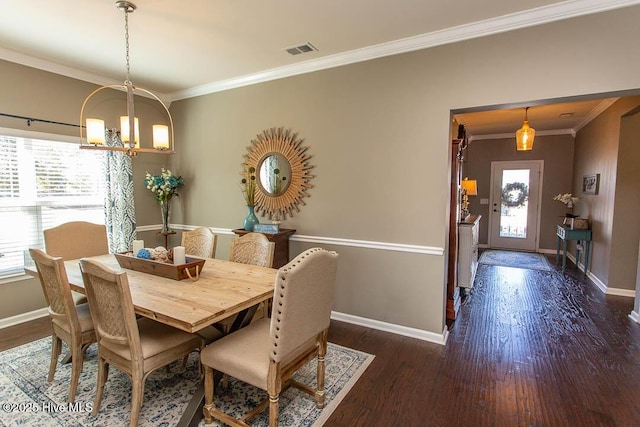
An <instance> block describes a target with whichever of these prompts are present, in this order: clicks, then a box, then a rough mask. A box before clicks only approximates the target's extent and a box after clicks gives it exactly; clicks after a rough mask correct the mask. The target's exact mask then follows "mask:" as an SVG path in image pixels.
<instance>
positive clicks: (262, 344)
mask: <svg viewBox="0 0 640 427" xmlns="http://www.w3.org/2000/svg"><path fill="white" fill-rule="evenodd" d="M337 263H338V254H337V253H335V252H329V251H327V250H324V249H320V248H314V249H310V250H308V251H306V252H304V253H302V254H300V255H298V256H297V257H296V258H295V259H294V260H293V261H291V262H290V263H288V264H287V265H285V266H284V267H282V268H280V269H279V270H278V274H277V276H276V282H275V289H274V294H273V295H274V296H273V303H274V310H273V316H272V318H271V319H268V318H265V319H260V320H258V321H257V322H254V323H252V324H250V325H249V326H247V327H245V328H242V329H240V330H239V331H237V332H234V333H232V334H229V335H227V336H226V337H224V338H221V339H220V340H218V341H216V342H214V343H212V344H209V345H208V346H207V347H205V348H204V350H202V352H201V355H200V361H201V363H202V365H203V366H204V374H205V379H204V386H205V406H204V410H203V412H204V416H205V422H206V423H211V422H212V418H216V419H218V420H221V421H222V422H224V423H226V424H229V425H235V426H246V425H247V424H246V421H247V420H248V419H250V418H252V417H254V416H255V415H256V414H258V413H259V412H260V411H262V410H263V409H264V408H265V407H266V404H265V403H266V401H265V402H263V403H262V404H261V405H259V406H258V407H257V408H256V409H255V410H253V411H251V412H250V413H249V414H247V415H245V416H244V417H242V418H241V419H235V418H232V417H231V416H229V415H228V414H225V413H224V412H222V411H220V410H219V409H217V408H216V407H215V406H214V403H213V402H214V401H213V392H214V385H213V382H214V381H213V374H214V371H218V372H222V373H224V374H228V375H230V376H232V377H235V378H237V379H238V380H241V381H244V382H246V383H249V384H251V385H253V386H255V387H258V388H261V389H263V390H266V391H267V393H268V394H269V398H268V399H267V400H268V402H269V403H268V404H269V426H270V427H275V426H277V425H278V399H279V395H280V392H281V391H282V390H283V387H286V386H287V384H289V383H290V384H291V385H293V386H295V387H298V388H300V389H302V390H303V391H305V392H307V393H310V394H311V395H313V396H314V397H315V399H316V405H317V407H318V408H322V407H323V406H324V357H325V354H326V350H327V331H328V329H329V322H330V315H331V305H332V300H333V286H334V282H335V277H336V269H337ZM314 357H317V359H318V366H317V381H316V384H317V386H316V389H315V390H314V389H313V388H311V387H310V386H306V385H303V384H299V383H296V382H295V381H290V382H289V380H290V377H291V376H292V375H293V374H294V373H295V372H296V371H297V370H298V369H299V368H301V367H302V366H304V365H305V363H306V362H307V361H309V360H311V359H313V358H314Z"/></svg>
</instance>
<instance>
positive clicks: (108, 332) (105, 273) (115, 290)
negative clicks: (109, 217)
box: [80, 259, 142, 361]
mask: <svg viewBox="0 0 640 427" xmlns="http://www.w3.org/2000/svg"><path fill="white" fill-rule="evenodd" d="M80 268H81V269H82V279H83V280H84V287H85V289H86V292H87V300H88V301H89V309H90V310H91V317H92V318H93V325H94V329H95V331H96V337H97V339H98V344H100V343H101V342H103V341H106V342H111V343H114V344H117V345H122V346H127V347H129V351H131V360H132V361H133V360H139V361H142V350H141V347H140V334H139V331H138V325H137V323H136V316H135V312H134V309H133V302H132V300H131V291H130V290H129V281H128V279H127V273H125V272H124V271H120V272H118V271H115V270H112V269H110V268H108V267H106V266H104V265H103V264H101V263H99V262H97V261H94V260H90V259H81V260H80Z"/></svg>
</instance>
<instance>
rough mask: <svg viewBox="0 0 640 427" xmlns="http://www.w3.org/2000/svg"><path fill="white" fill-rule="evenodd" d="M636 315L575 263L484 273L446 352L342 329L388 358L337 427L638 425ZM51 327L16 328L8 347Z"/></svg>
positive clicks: (337, 333) (338, 333)
mask: <svg viewBox="0 0 640 427" xmlns="http://www.w3.org/2000/svg"><path fill="white" fill-rule="evenodd" d="M552 264H553V259H552ZM632 309H633V299H632V298H624V297H614V296H605V295H604V294H602V292H601V291H600V290H598V289H597V288H596V286H595V285H593V284H592V283H591V282H590V281H589V280H588V279H584V278H583V276H582V274H581V273H580V272H578V271H577V270H576V268H575V266H574V265H570V266H568V267H567V271H566V274H565V275H563V274H562V273H561V272H560V271H558V270H557V269H556V270H555V271H551V272H547V271H536V270H524V269H514V268H505V267H495V266H487V265H480V266H479V269H478V274H477V278H476V282H475V285H474V288H473V291H472V293H471V294H470V295H469V296H467V297H465V298H464V299H463V303H462V308H461V311H460V313H459V316H458V319H457V320H456V321H455V322H454V323H453V325H452V326H451V327H450V335H449V339H448V342H447V345H446V346H441V345H437V344H432V343H428V342H424V341H419V340H416V339H412V338H406V337H402V336H398V335H394V334H391V333H387V332H381V331H377V330H371V329H367V328H363V327H359V326H354V325H350V324H346V323H342V322H335V321H333V322H332V323H331V328H330V332H329V340H330V341H331V342H334V343H337V344H341V345H344V346H348V347H352V348H356V349H359V350H362V351H365V352H368V353H371V354H374V355H376V358H375V360H374V361H373V363H372V364H371V365H370V366H369V368H368V369H367V370H366V372H365V373H364V374H363V376H362V377H361V378H360V380H359V381H358V382H357V383H356V384H355V385H354V387H353V388H352V389H351V391H350V392H349V394H348V395H347V396H346V397H345V399H344V400H343V401H342V403H341V404H340V405H339V406H338V408H337V409H336V410H335V412H334V413H333V415H332V416H331V417H330V418H329V420H328V421H327V423H326V424H325V425H327V426H349V427H351V426H638V425H640V386H639V383H640V325H638V324H636V323H635V322H633V321H632V320H630V319H629V318H628V314H629V313H630V312H631V310H632ZM48 328H49V325H48V319H43V320H38V321H34V322H29V323H28V324H23V325H19V326H15V327H12V328H6V329H4V330H3V331H2V334H1V337H0V350H4V349H7V348H10V347H13V346H16V345H20V344H22V343H24V342H29V341H32V340H35V339H38V338H41V337H43V336H47V335H48V333H49V329H48Z"/></svg>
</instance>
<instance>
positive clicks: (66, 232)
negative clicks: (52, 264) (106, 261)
mask: <svg viewBox="0 0 640 427" xmlns="http://www.w3.org/2000/svg"><path fill="white" fill-rule="evenodd" d="M44 246H45V248H46V249H45V251H46V252H47V254H49V255H51V256H54V257H58V256H59V257H62V259H64V260H65V261H68V260H70V259H77V258H82V257H90V256H96V255H105V254H108V253H109V243H108V241H107V227H105V226H104V225H102V224H93V223H91V222H85V221H73V222H67V223H65V224H61V225H59V226H57V227H53V228H50V229H48V230H44Z"/></svg>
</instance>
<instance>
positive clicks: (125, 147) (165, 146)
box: [80, 1, 174, 156]
mask: <svg viewBox="0 0 640 427" xmlns="http://www.w3.org/2000/svg"><path fill="white" fill-rule="evenodd" d="M116 7H117V8H118V9H119V10H121V11H122V12H124V34H125V37H124V39H125V49H126V65H127V74H126V79H125V81H124V84H113V85H106V86H102V87H99V88H98V89H96V90H94V91H93V92H91V94H89V96H87V98H86V99H85V100H84V102H83V104H82V108H81V109H80V148H88V149H97V150H109V151H122V152H124V153H126V154H127V155H129V156H135V155H136V154H137V153H139V152H140V153H161V154H173V153H174V150H173V119H172V118H171V113H169V109H168V108H167V106H166V105H165V104H164V102H162V100H160V98H158V97H157V96H156V95H154V94H153V93H151V92H149V91H148V90H146V89H143V88H141V87H136V86H134V85H133V83H132V82H131V79H130V75H129V74H130V73H129V68H130V67H129V65H130V64H129V14H130V13H133V11H134V10H136V5H135V4H133V3H131V2H128V1H116ZM104 89H118V90H121V91H123V92H125V93H126V105H123V110H125V111H123V112H126V114H127V115H126V116H124V115H123V116H120V123H119V124H120V129H117V128H115V127H112V128H105V121H106V120H105V119H104V118H94V117H86V115H85V110H86V111H89V110H90V108H87V107H88V106H89V101H90V100H91V99H92V97H93V96H94V95H95V94H96V93H98V92H100V91H102V90H104ZM137 95H138V96H144V97H146V98H149V99H151V100H152V101H153V100H155V101H157V103H159V105H160V108H159V109H158V111H161V112H164V114H165V116H166V117H165V118H164V119H161V120H160V121H161V122H164V123H161V124H154V125H152V126H148V125H147V126H146V127H145V129H146V130H145V135H150V136H151V137H152V141H151V142H149V141H147V142H146V145H147V147H146V148H143V147H141V139H140V125H141V124H142V123H143V120H144V118H143V119H141V120H140V121H138V117H137V116H136V111H135V107H134V98H135V96H137ZM93 102H94V104H95V99H94V100H93ZM85 123H86V124H85ZM85 130H86V135H85ZM116 134H117V135H118V136H120V140H121V141H122V145H120V146H112V145H108V144H105V141H106V135H109V138H111V136H113V135H116ZM147 139H149V138H148V137H147ZM149 145H152V148H151V147H149Z"/></svg>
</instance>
